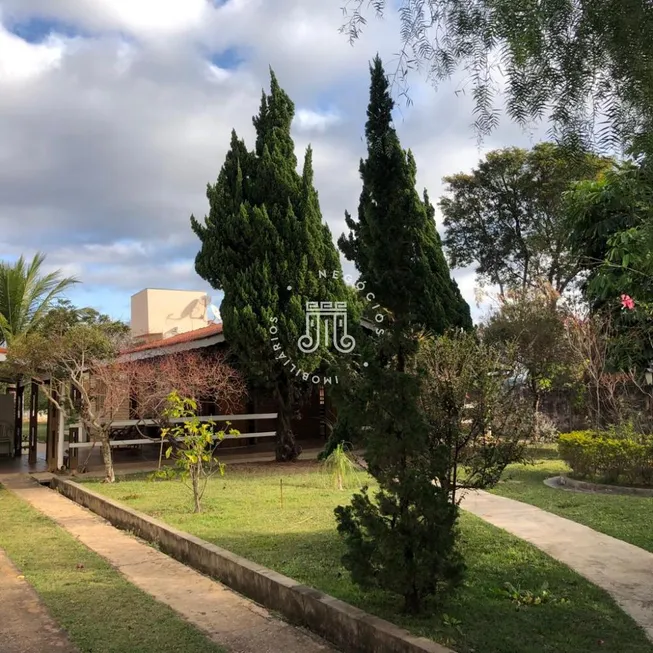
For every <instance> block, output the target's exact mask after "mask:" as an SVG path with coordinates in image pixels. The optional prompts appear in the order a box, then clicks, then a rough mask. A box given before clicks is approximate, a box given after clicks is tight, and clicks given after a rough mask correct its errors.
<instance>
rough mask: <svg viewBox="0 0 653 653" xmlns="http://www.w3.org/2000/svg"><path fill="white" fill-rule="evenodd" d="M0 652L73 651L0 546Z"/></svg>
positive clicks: (63, 634)
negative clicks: (0, 647) (0, 604)
mask: <svg viewBox="0 0 653 653" xmlns="http://www.w3.org/2000/svg"><path fill="white" fill-rule="evenodd" d="M0 596H1V597H2V615H1V622H2V626H1V632H2V639H1V645H2V653H44V651H53V652H54V651H57V652H58V653H75V652H76V650H77V649H75V647H74V646H73V645H72V644H71V643H70V642H69V641H68V638H67V636H66V634H65V633H64V631H63V630H62V629H61V628H59V626H58V625H57V624H56V622H55V621H54V619H52V617H51V616H50V614H49V613H48V611H47V610H46V608H45V606H44V605H43V604H42V603H41V601H40V599H39V597H38V595H37V593H36V592H35V591H34V589H33V588H32V586H31V585H30V584H29V583H28V582H27V581H26V580H25V578H24V577H23V575H22V574H21V573H20V571H19V570H18V569H16V567H15V566H14V565H13V564H12V563H11V561H10V560H9V558H8V557H7V556H6V555H5V553H4V551H2V550H1V549H0Z"/></svg>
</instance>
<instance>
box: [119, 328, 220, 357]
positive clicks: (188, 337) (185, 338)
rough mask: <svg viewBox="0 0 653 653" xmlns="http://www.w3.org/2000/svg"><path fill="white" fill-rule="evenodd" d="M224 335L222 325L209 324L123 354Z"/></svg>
mask: <svg viewBox="0 0 653 653" xmlns="http://www.w3.org/2000/svg"><path fill="white" fill-rule="evenodd" d="M219 333H222V323H220V324H209V326H206V327H202V328H201V329H194V330H193V331H186V332H185V333H180V334H179V335H177V336H171V337H170V338H164V339H163V340H154V341H153V342H146V343H144V344H142V345H137V346H136V347H129V348H127V349H123V350H122V351H121V352H120V353H121V354H133V353H134V352H137V351H146V350H148V349H161V348H163V347H170V346H171V345H179V344H181V343H184V342H193V340H202V339H203V338H210V337H211V336H217V335H218V334H219Z"/></svg>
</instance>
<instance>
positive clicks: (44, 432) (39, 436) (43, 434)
mask: <svg viewBox="0 0 653 653" xmlns="http://www.w3.org/2000/svg"><path fill="white" fill-rule="evenodd" d="M28 435H29V420H26V421H24V422H23V439H24V440H25V441H27V436H28ZM47 436H48V425H47V424H46V423H45V422H39V423H38V424H37V425H36V440H37V442H45V441H46V439H47Z"/></svg>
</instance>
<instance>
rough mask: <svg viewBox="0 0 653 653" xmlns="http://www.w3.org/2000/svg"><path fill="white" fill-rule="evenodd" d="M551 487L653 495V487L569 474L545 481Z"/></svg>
mask: <svg viewBox="0 0 653 653" xmlns="http://www.w3.org/2000/svg"><path fill="white" fill-rule="evenodd" d="M544 484H545V485H548V486H549V487H552V488H556V489H562V490H569V491H571V492H596V493H597V494H620V495H635V496H640V497H653V488H651V489H649V488H643V487H624V486H622V485H605V484H601V483H590V482H589V481H577V480H576V479H575V478H569V477H568V476H554V477H553V478H547V479H546V480H545V481H544Z"/></svg>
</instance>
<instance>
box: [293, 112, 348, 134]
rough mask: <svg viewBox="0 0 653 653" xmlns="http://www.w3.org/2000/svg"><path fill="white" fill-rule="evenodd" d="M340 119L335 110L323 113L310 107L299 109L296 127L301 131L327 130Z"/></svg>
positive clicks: (296, 115)
mask: <svg viewBox="0 0 653 653" xmlns="http://www.w3.org/2000/svg"><path fill="white" fill-rule="evenodd" d="M339 121H340V116H339V115H338V114H337V113H336V112H335V111H327V112H325V113H321V112H319V111H311V110H310V109H299V111H297V112H296V114H295V129H297V130H298V131H300V132H325V131H326V130H327V129H328V128H329V127H330V126H331V125H335V124H336V123H337V122H339Z"/></svg>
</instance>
